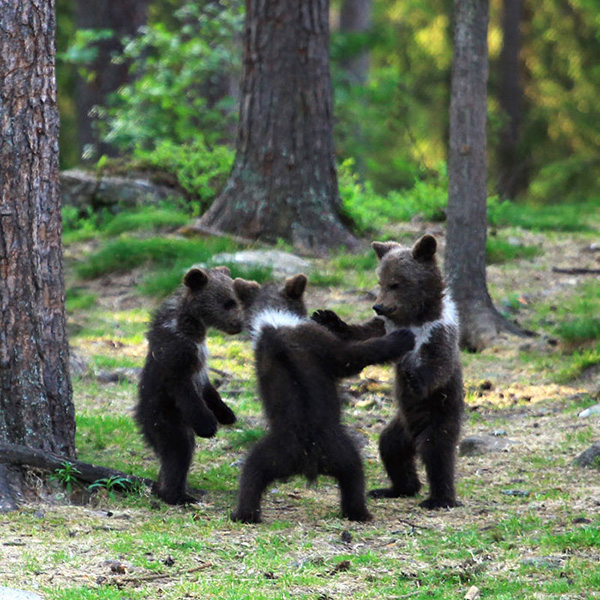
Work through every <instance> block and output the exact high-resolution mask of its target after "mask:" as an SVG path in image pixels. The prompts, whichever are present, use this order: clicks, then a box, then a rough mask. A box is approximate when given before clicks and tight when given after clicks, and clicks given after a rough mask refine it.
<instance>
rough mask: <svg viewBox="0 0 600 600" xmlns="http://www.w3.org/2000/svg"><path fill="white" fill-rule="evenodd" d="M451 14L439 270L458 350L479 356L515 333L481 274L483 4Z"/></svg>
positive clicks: (465, 4)
mask: <svg viewBox="0 0 600 600" xmlns="http://www.w3.org/2000/svg"><path fill="white" fill-rule="evenodd" d="M454 11H455V12H454V20H455V28H454V60H453V65H452V97H451V101H450V156H449V163H448V171H449V173H448V175H449V186H448V228H447V243H446V255H445V269H446V274H447V278H448V284H449V285H450V288H451V290H452V294H453V297H454V299H455V300H456V302H457V305H458V308H459V312H460V319H461V341H462V344H463V346H466V347H468V348H471V349H475V350H479V349H482V348H484V347H485V346H486V345H488V344H489V343H490V342H491V341H492V340H493V339H494V338H495V337H496V335H497V333H498V332H499V330H500V329H502V328H505V327H507V328H510V329H511V330H514V331H515V332H516V331H518V330H517V328H516V327H514V326H512V325H511V324H509V323H508V322H507V321H505V320H504V319H503V318H502V316H501V315H500V314H499V313H498V312H497V311H496V309H495V308H494V306H493V304H492V300H491V298H490V296H489V293H488V289H487V281H486V271H485V247H486V235H487V216H486V210H487V185H486V182H487V162H486V122H487V110H486V109H487V80H488V48H487V30H488V15H489V4H488V0H455V1H454Z"/></svg>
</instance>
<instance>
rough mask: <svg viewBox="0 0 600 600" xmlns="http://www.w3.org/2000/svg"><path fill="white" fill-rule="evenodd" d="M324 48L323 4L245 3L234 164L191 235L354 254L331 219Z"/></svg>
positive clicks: (334, 195) (334, 187)
mask: <svg viewBox="0 0 600 600" xmlns="http://www.w3.org/2000/svg"><path fill="white" fill-rule="evenodd" d="M328 47H329V2H328V0H247V2H246V20H245V26H244V74H243V79H242V90H241V101H240V104H241V108H240V123H239V129H238V138H237V148H236V149H237V154H236V159H235V164H234V167H233V170H232V173H231V175H230V177H229V180H228V182H227V184H226V186H225V189H224V190H223V192H222V193H221V195H220V196H219V197H218V198H217V199H216V200H215V202H214V203H213V205H212V206H211V208H210V209H209V210H208V211H207V212H206V213H205V214H204V215H203V216H202V218H201V219H200V221H199V223H198V228H199V229H203V228H204V229H209V230H216V231H221V232H226V233H229V234H234V235H237V236H240V237H243V238H250V239H262V240H264V241H267V242H275V241H276V240H277V239H279V238H283V239H284V240H287V241H290V242H291V243H292V244H294V245H295V246H297V247H300V248H305V249H308V250H318V249H322V248H326V247H331V246H340V245H346V246H348V247H353V246H355V245H356V239H355V238H354V236H352V234H350V233H349V231H348V230H347V229H346V227H345V226H344V225H343V224H342V222H341V217H340V198H339V192H338V183H337V169H336V163H335V154H334V146H333V135H332V126H333V114H332V90H331V80H330V74H329V53H328Z"/></svg>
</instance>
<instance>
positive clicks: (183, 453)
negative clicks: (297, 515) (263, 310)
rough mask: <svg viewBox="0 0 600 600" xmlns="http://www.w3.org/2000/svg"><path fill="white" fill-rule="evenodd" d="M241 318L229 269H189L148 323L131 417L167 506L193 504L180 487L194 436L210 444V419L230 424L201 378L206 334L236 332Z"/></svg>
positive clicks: (224, 408)
mask: <svg viewBox="0 0 600 600" xmlns="http://www.w3.org/2000/svg"><path fill="white" fill-rule="evenodd" d="M242 317H243V315H242V311H241V307H240V305H239V303H238V301H237V298H236V296H235V294H234V291H233V280H232V279H231V277H230V273H229V269H228V268H227V267H216V268H214V269H210V270H203V269H195V268H193V269H190V270H189V271H188V272H187V273H186V275H185V277H184V278H183V286H181V289H180V290H178V292H176V293H175V294H174V295H173V296H172V297H171V298H169V299H168V300H166V301H165V302H164V303H163V305H162V306H161V307H160V308H159V309H158V311H157V312H156V314H155V316H154V319H153V320H152V324H151V326H150V331H149V332H148V356H147V358H146V363H145V365H144V368H143V370H142V374H141V377H140V385H139V402H138V405H137V407H136V413H135V416H136V420H137V422H138V424H139V425H140V428H141V431H142V434H143V436H144V438H145V439H146V441H147V442H148V444H149V445H150V446H151V447H152V448H153V449H154V451H155V452H156V454H157V455H158V458H159V460H160V473H159V489H158V495H159V496H160V497H161V498H162V499H163V500H164V501H165V502H167V503H168V504H185V503H188V502H195V498H193V497H192V496H189V495H188V494H187V493H186V489H185V488H186V480H187V474H188V471H189V468H190V464H191V462H192V456H193V453H194V445H195V437H194V434H195V435H198V436H200V437H205V438H209V437H212V436H213V435H215V433H216V432H217V421H218V422H219V423H223V424H225V425H228V424H231V423H234V422H235V420H236V418H235V415H234V414H233V412H232V410H231V409H230V408H229V407H228V406H227V405H226V404H225V403H224V402H223V400H221V396H220V395H219V392H217V390H216V389H215V388H214V387H213V386H212V385H211V383H210V381H209V379H208V371H207V361H208V348H207V346H206V331H207V328H209V327H215V328H216V329H220V330H221V331H224V332H225V333H230V334H235V333H239V332H240V331H241V330H242V323H243V321H242Z"/></svg>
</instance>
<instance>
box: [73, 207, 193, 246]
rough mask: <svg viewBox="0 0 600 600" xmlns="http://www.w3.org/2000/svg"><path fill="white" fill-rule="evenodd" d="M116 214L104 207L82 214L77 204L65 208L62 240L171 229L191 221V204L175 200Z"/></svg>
mask: <svg viewBox="0 0 600 600" xmlns="http://www.w3.org/2000/svg"><path fill="white" fill-rule="evenodd" d="M117 210H118V212H116V213H113V212H110V211H108V210H106V209H105V210H102V211H99V212H97V213H93V212H91V211H88V212H87V213H84V214H81V213H80V211H79V210H78V209H76V208H74V207H64V208H63V228H64V233H63V242H64V244H65V245H66V246H69V245H71V244H73V243H76V242H82V241H86V240H91V239H106V238H111V237H115V236H118V235H121V234H123V233H127V232H132V231H136V232H151V231H155V232H156V231H161V230H172V229H176V228H178V227H182V226H183V225H185V224H187V223H189V221H190V219H191V218H192V215H191V212H192V211H191V207H190V206H186V205H185V204H184V203H183V202H182V201H175V200H172V201H170V202H162V203H160V204H157V205H149V206H140V207H137V208H130V209H121V208H118V209H117Z"/></svg>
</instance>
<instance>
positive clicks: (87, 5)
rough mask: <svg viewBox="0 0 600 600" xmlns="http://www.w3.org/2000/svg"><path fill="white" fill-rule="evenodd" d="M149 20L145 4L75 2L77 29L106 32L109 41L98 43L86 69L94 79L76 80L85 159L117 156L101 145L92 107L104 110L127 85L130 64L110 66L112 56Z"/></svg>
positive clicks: (95, 0)
mask: <svg viewBox="0 0 600 600" xmlns="http://www.w3.org/2000/svg"><path fill="white" fill-rule="evenodd" d="M147 18H148V0H77V8H76V15H75V20H76V25H77V28H78V29H109V30H111V31H113V32H114V35H113V36H112V37H111V38H110V39H105V40H101V41H99V42H97V43H96V44H95V47H96V49H97V51H98V54H97V57H96V59H95V60H94V62H93V64H92V65H90V66H89V67H88V69H89V70H90V71H91V72H92V74H93V76H92V78H91V79H88V78H82V77H78V78H77V89H76V94H75V101H76V104H77V121H78V123H77V127H78V137H79V149H80V151H81V153H82V154H83V156H84V157H85V158H94V157H95V158H97V157H98V156H101V155H103V154H106V155H107V156H116V155H117V151H116V149H115V148H113V147H112V146H110V145H109V144H106V143H104V142H102V141H101V139H100V138H99V136H98V133H97V130H96V128H95V126H94V120H95V115H94V107H96V106H106V102H107V99H108V96H109V95H110V94H111V93H112V92H115V91H116V90H118V89H119V88H120V87H121V86H122V85H125V83H127V82H129V80H130V75H129V64H128V63H127V62H119V63H114V62H112V57H113V56H114V55H120V54H121V53H122V51H123V44H122V42H121V40H122V39H123V38H124V37H125V36H134V35H136V34H137V32H138V30H139V28H140V27H142V26H143V25H145V24H146V22H147Z"/></svg>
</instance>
